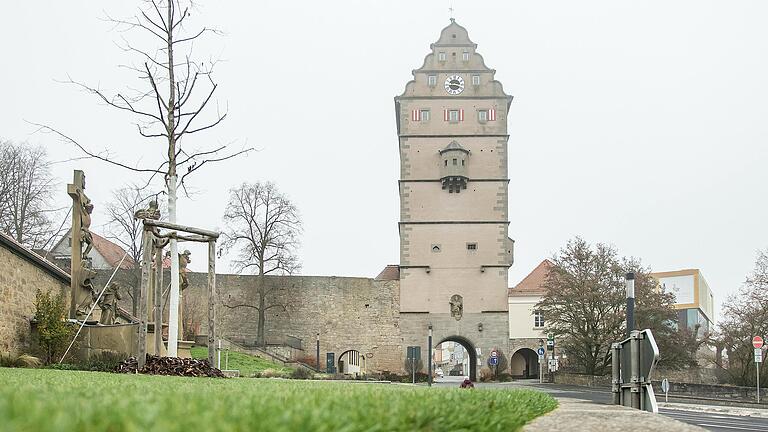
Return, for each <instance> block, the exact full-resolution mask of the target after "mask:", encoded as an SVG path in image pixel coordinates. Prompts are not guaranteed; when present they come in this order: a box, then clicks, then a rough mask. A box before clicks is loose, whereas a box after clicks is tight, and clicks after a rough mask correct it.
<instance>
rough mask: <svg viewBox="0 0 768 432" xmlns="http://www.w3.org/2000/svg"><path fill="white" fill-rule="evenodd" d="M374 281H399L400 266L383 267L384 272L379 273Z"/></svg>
mask: <svg viewBox="0 0 768 432" xmlns="http://www.w3.org/2000/svg"><path fill="white" fill-rule="evenodd" d="M374 280H377V281H391V280H400V266H399V265H397V264H390V265H388V266H386V267H384V270H382V271H381V273H379V275H378V276H376V278H375V279H374Z"/></svg>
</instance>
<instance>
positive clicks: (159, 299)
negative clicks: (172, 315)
mask: <svg viewBox="0 0 768 432" xmlns="http://www.w3.org/2000/svg"><path fill="white" fill-rule="evenodd" d="M154 290H155V293H154V296H153V297H154V300H155V304H154V307H153V308H152V309H153V311H154V314H153V316H154V318H155V354H156V355H160V352H161V350H162V347H163V248H162V247H156V248H155V286H154Z"/></svg>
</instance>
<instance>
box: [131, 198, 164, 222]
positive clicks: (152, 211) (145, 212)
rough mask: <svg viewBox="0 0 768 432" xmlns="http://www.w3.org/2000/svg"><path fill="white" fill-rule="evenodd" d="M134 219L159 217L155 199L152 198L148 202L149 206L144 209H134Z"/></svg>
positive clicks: (157, 218) (156, 218) (155, 218)
mask: <svg viewBox="0 0 768 432" xmlns="http://www.w3.org/2000/svg"><path fill="white" fill-rule="evenodd" d="M133 217H135V218H136V219H153V220H159V219H160V209H159V208H158V206H157V199H153V200H152V201H150V202H149V207H148V208H145V209H140V210H136V213H134V214H133Z"/></svg>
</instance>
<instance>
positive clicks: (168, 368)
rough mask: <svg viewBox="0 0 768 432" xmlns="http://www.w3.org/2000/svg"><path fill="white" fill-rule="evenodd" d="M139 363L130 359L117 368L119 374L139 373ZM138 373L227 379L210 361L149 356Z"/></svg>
mask: <svg viewBox="0 0 768 432" xmlns="http://www.w3.org/2000/svg"><path fill="white" fill-rule="evenodd" d="M138 367H139V362H138V360H137V359H136V357H130V358H128V359H127V360H125V361H123V362H121V363H120V364H118V365H117V367H116V368H115V372H117V373H137V369H138ZM138 373H143V374H148V375H172V376H190V377H213V378H225V377H224V374H223V373H222V372H221V371H220V370H219V369H216V368H215V367H213V366H211V365H210V363H208V360H197V359H192V358H178V357H160V356H156V355H151V354H147V362H146V364H145V365H144V368H143V369H141V370H139V371H138Z"/></svg>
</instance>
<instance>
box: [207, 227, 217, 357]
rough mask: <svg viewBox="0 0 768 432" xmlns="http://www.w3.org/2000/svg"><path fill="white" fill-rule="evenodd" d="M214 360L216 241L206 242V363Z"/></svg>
mask: <svg viewBox="0 0 768 432" xmlns="http://www.w3.org/2000/svg"><path fill="white" fill-rule="evenodd" d="M215 360H216V241H215V240H211V241H209V242H208V363H210V364H211V366H213V365H215V364H216V363H214V361H215Z"/></svg>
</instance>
